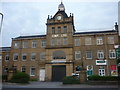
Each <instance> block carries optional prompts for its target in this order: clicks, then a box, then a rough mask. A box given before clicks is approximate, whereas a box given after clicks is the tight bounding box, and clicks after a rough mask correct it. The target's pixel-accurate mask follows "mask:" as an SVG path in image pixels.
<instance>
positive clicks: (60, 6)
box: [58, 2, 65, 11]
mask: <svg viewBox="0 0 120 90" xmlns="http://www.w3.org/2000/svg"><path fill="white" fill-rule="evenodd" d="M58 10H59V11H65V7H64V5H63V3H62V2H61V4H59V6H58Z"/></svg>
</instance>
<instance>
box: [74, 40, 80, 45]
mask: <svg viewBox="0 0 120 90" xmlns="http://www.w3.org/2000/svg"><path fill="white" fill-rule="evenodd" d="M74 45H75V46H80V38H76V39H74Z"/></svg>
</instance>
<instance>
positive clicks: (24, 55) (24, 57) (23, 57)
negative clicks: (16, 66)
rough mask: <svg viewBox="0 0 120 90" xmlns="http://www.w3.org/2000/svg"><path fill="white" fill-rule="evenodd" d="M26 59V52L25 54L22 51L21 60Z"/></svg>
mask: <svg viewBox="0 0 120 90" xmlns="http://www.w3.org/2000/svg"><path fill="white" fill-rule="evenodd" d="M26 59H27V54H26V53H23V54H22V60H23V61H26Z"/></svg>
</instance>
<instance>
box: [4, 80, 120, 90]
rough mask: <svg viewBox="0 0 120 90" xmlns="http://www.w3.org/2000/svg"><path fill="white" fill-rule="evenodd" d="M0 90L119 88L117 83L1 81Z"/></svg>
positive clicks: (113, 89)
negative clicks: (27, 82) (20, 82)
mask: <svg viewBox="0 0 120 90" xmlns="http://www.w3.org/2000/svg"><path fill="white" fill-rule="evenodd" d="M2 87H3V89H2V90H50V89H51V90H120V88H118V85H87V84H75V85H63V84H62V82H30V83H29V84H16V83H3V84H2Z"/></svg>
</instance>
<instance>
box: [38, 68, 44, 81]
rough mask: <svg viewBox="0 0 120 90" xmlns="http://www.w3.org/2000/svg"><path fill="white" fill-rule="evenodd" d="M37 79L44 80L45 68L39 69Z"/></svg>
mask: <svg viewBox="0 0 120 90" xmlns="http://www.w3.org/2000/svg"><path fill="white" fill-rule="evenodd" d="M39 80H40V81H45V69H40V74H39Z"/></svg>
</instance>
